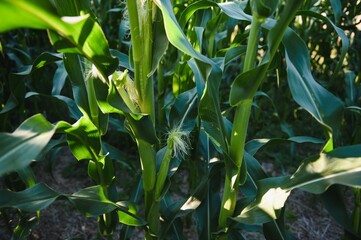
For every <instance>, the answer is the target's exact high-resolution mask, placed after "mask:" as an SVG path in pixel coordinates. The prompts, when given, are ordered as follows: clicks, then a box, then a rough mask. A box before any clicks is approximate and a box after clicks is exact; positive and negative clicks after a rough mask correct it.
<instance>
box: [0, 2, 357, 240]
mask: <svg viewBox="0 0 361 240" xmlns="http://www.w3.org/2000/svg"><path fill="white" fill-rule="evenodd" d="M100 2H102V1H100ZM107 3H109V1H104V4H100V6H103V7H104V6H106V5H107ZM97 4H99V3H97ZM317 4H319V5H322V6H323V5H325V3H316V2H314V1H295V0H285V1H280V0H273V1H263V0H250V1H242V2H236V1H230V2H223V1H219V2H215V1H207V0H200V1H181V0H176V1H171V0H127V1H126V2H125V3H122V5H121V7H122V8H119V9H113V10H112V9H110V10H109V12H112V14H119V19H121V21H122V22H121V23H120V26H122V27H124V26H128V25H129V29H125V30H124V28H121V29H122V31H124V32H127V31H129V35H130V43H129V44H128V43H126V41H125V39H124V38H123V37H124V36H125V35H127V34H123V35H124V36H123V35H122V37H121V39H118V40H119V41H118V42H119V43H118V44H119V45H120V47H119V49H110V47H109V45H108V40H109V39H107V38H106V35H105V34H104V32H103V29H102V27H101V25H102V26H103V28H104V25H105V23H104V22H102V23H101V25H100V24H99V22H98V21H102V20H104V19H102V18H104V15H106V11H105V9H100V10H99V9H98V10H99V11H98V14H99V16H96V15H95V12H97V11H96V10H95V9H92V7H94V6H95V5H96V4H94V3H93V5H92V2H91V1H85V0H84V1H68V0H67V1H57V0H52V1H37V0H28V1H25V0H17V1H10V0H2V1H1V2H0V15H1V16H3V20H2V22H1V23H0V32H2V33H4V32H8V31H11V30H15V29H18V28H33V29H43V30H46V31H47V35H48V38H49V41H50V43H51V45H52V46H53V48H54V49H55V50H56V51H57V53H49V52H44V53H42V54H41V55H40V56H39V57H38V58H36V59H35V60H34V61H33V62H32V63H30V65H29V66H28V67H27V68H26V71H23V72H19V73H17V74H14V76H17V77H16V78H15V77H14V79H17V81H16V83H17V84H19V86H21V87H20V90H21V91H19V90H18V89H19V88H16V87H13V88H12V94H13V95H12V97H11V98H9V99H8V100H7V102H6V103H5V104H4V106H3V107H2V111H1V112H0V114H1V115H2V119H1V120H3V119H6V117H8V116H9V115H10V114H11V113H13V112H14V111H15V110H16V109H17V108H20V107H21V106H22V104H21V101H27V99H29V98H31V97H46V98H47V99H51V101H54V102H55V100H56V101H57V102H61V104H63V106H64V104H65V106H66V110H67V112H68V113H69V116H68V117H65V116H63V117H60V119H57V120H56V121H54V123H50V119H48V120H47V119H46V118H45V117H44V116H42V115H40V114H34V115H33V116H30V117H28V118H27V119H26V120H25V121H23V122H22V123H21V124H20V125H19V126H18V127H17V128H16V130H14V131H13V132H12V133H6V132H3V133H1V138H0V142H1V143H2V144H1V146H2V147H1V149H0V151H1V157H0V166H1V168H0V175H5V176H8V173H11V172H16V173H17V175H18V176H19V177H20V178H21V179H22V181H23V182H24V183H25V185H26V188H25V189H14V188H13V189H3V190H1V191H0V195H1V199H0V210H1V208H7V207H11V208H17V209H19V210H20V213H21V216H20V217H21V219H22V221H19V223H18V226H17V227H16V229H15V230H14V234H13V236H14V238H18V239H23V238H26V237H27V236H28V235H29V234H30V231H31V228H32V227H33V225H34V224H35V222H32V223H33V224H30V225H29V224H28V221H27V220H28V219H32V217H33V215H35V216H36V217H38V216H39V211H41V210H42V209H44V208H46V207H47V206H49V205H50V204H51V203H52V202H54V201H55V200H57V199H59V198H61V199H66V200H68V201H70V202H71V203H72V204H74V205H75V206H76V207H77V208H78V210H79V211H80V212H82V213H84V214H86V215H88V216H97V217H98V224H99V234H100V235H101V236H104V237H107V238H108V239H111V238H112V237H113V235H114V232H115V231H116V227H117V225H118V224H119V223H121V224H122V229H121V231H120V233H119V234H120V238H121V239H129V238H130V239H131V232H132V231H131V227H141V228H142V229H143V230H144V236H145V239H173V238H174V239H184V238H185V237H184V236H183V233H182V229H183V226H182V221H181V219H184V218H186V217H187V216H189V215H193V216H194V218H195V219H196V221H195V223H196V233H194V234H196V235H197V236H198V238H199V239H244V237H243V236H242V233H243V232H244V231H248V230H250V229H252V226H255V227H256V228H257V229H259V231H261V232H262V233H263V234H264V235H265V237H266V238H267V239H288V238H291V234H290V233H289V232H288V231H287V230H286V228H285V227H284V222H283V220H284V209H285V208H284V205H285V202H286V200H287V198H288V196H289V194H290V193H291V191H292V190H293V189H295V188H299V189H302V190H304V191H308V192H311V193H314V194H324V196H327V195H328V194H330V193H331V192H332V189H333V188H330V186H331V185H334V184H341V185H345V186H348V187H352V188H354V191H355V193H356V196H357V201H356V207H355V209H354V212H353V218H352V217H350V216H348V215H347V213H345V211H344V212H343V215H342V219H343V220H344V222H343V225H344V228H345V230H346V231H347V232H348V234H349V235H350V236H359V229H360V227H359V226H360V221H359V195H360V191H359V187H360V185H361V178H360V171H361V165H360V164H361V163H360V157H361V154H360V153H361V145H359V142H357V141H356V142H354V143H353V145H347V146H342V145H340V146H337V144H336V141H335V136H336V134H337V133H338V132H339V131H340V126H341V124H342V121H343V118H344V117H343V113H344V110H345V106H344V103H343V102H342V101H341V100H340V98H339V97H337V96H335V95H334V94H332V93H331V92H330V91H328V90H327V89H326V88H325V87H324V86H322V85H321V84H319V83H318V82H317V81H316V80H315V78H314V77H313V75H312V72H311V66H310V56H309V52H308V48H307V45H306V44H305V40H304V39H303V38H302V37H305V31H306V30H307V29H308V28H307V27H308V25H307V24H308V23H309V22H310V21H321V22H322V23H323V24H324V25H326V26H327V27H328V28H329V29H332V32H333V34H334V35H335V36H336V37H337V38H338V39H339V41H338V44H339V46H337V48H339V54H338V59H337V60H338V63H337V65H336V66H335V69H333V71H334V74H335V76H336V74H338V73H339V72H340V70H341V69H342V67H343V60H344V58H345V55H346V53H347V51H348V48H349V39H348V38H347V36H346V34H345V33H344V31H343V30H342V29H341V28H339V27H338V26H337V25H336V24H335V23H333V21H332V20H331V19H330V18H328V17H327V16H325V15H324V14H321V13H320V12H317V11H314V10H312V9H313V8H315V6H316V7H317V6H318V5H317ZM329 9H331V10H333V12H334V13H335V14H334V17H335V20H336V23H338V21H339V20H340V14H342V8H341V5H340V1H331V6H329ZM97 17H98V19H97ZM303 24H304V25H305V26H306V27H304V28H303V27H302V25H303ZM120 35H121V34H120ZM301 36H302V37H301ZM111 40H113V41H114V39H111ZM1 44H2V45H1V46H6V43H5V42H1ZM128 47H129V48H128ZM1 49H3V48H0V50H1ZM4 49H6V48H4ZM124 49H125V50H127V51H125V50H124ZM2 52H5V51H4V50H2ZM280 59H282V61H280ZM54 64H55V66H56V72H55V73H54V78H53V83H52V89H51V92H46V90H44V93H42V92H36V91H27V92H26V91H25V90H24V88H25V87H24V86H25V84H24V81H25V80H24V79H25V78H27V77H30V78H31V77H34V75H35V74H36V73H37V72H36V71H37V70H38V69H42V68H44V67H46V66H47V65H52V66H53V65H54ZM285 65H286V74H287V77H286V78H287V84H288V88H289V91H290V93H291V95H292V99H293V101H295V102H296V103H297V104H298V105H299V106H300V107H301V108H302V109H303V110H304V111H306V112H308V114H309V115H310V116H311V117H312V118H313V119H314V120H315V121H316V122H317V123H318V124H319V126H320V128H322V132H323V135H321V136H318V137H317V138H316V137H311V136H303V135H299V136H290V138H286V139H285V138H269V139H252V138H250V136H249V135H247V134H249V132H250V130H252V127H253V126H252V124H249V123H252V121H251V117H252V109H253V108H254V105H255V101H254V99H255V98H256V97H257V96H266V97H268V98H270V97H269V96H268V95H267V94H266V93H264V92H261V91H260V89H261V88H262V85H263V84H265V82H266V81H267V80H268V79H270V78H271V76H272V75H273V74H274V72H276V71H278V70H279V69H281V68H282V67H284V66H285ZM280 71H281V70H280ZM346 79H351V80H346V81H347V83H348V85H349V86H353V84H354V83H355V82H356V81H355V80H354V78H352V76H351V75H350V74H347V75H346ZM279 80H285V79H279ZM67 81H69V82H70V86H71V94H69V95H67V96H64V95H62V92H63V90H64V86H65V83H66V82H67ZM155 87H157V89H156V90H155ZM35 89H36V88H35ZM16 90H18V91H16ZM352 94H353V95H352ZM354 94H355V93H354V92H352V93H351V95H349V96H350V97H354ZM352 99H354V98H352ZM349 103H350V104H348V109H352V110H353V111H356V112H359V111H360V107H359V106H357V104H358V103H357V101H351V102H349ZM59 104H60V103H59ZM278 104H279V105H282V103H276V104H273V105H275V106H276V107H278V106H277V105H278ZM350 105H351V106H350ZM276 107H275V108H276ZM119 119H122V120H123V122H121V124H124V128H125V129H126V131H127V133H128V134H129V135H130V136H131V138H132V139H133V140H134V144H135V145H136V146H137V150H138V156H139V162H140V168H141V169H140V172H141V179H140V181H139V184H138V186H140V187H136V188H135V191H136V192H137V193H138V192H139V190H140V189H141V191H140V192H142V194H143V195H142V196H143V201H139V199H138V198H131V199H124V197H123V196H121V195H120V194H119V193H118V192H117V188H116V181H115V180H116V179H115V178H116V168H115V167H114V164H115V158H116V157H115V155H114V154H112V149H114V147H112V146H111V145H109V144H108V143H107V142H106V140H105V138H106V134H107V133H108V132H109V128H110V127H113V126H114V123H115V122H116V123H118V122H119ZM2 122H4V121H2ZM59 136H65V137H66V140H64V138H63V137H59ZM64 142H66V144H67V146H68V147H69V149H70V150H71V152H72V153H73V155H74V156H75V158H76V159H77V160H79V161H87V164H88V175H89V177H90V178H91V179H92V180H93V182H94V186H92V187H89V188H85V189H82V190H80V191H79V192H76V193H73V194H64V193H59V192H57V191H54V190H52V189H51V188H49V187H48V186H47V185H46V184H44V183H37V182H36V178H35V177H34V175H36V172H35V173H33V171H32V168H31V165H30V164H31V162H32V161H33V160H34V159H37V158H38V156H39V155H40V154H41V153H44V152H46V151H49V149H51V148H55V147H57V146H59V145H61V144H64ZM284 143H292V144H302V143H311V144H314V145H315V146H318V148H319V152H316V153H313V155H309V156H308V157H307V158H306V159H304V160H303V161H302V163H301V164H300V165H299V166H298V168H297V170H296V171H295V172H294V173H293V174H291V175H283V176H279V177H269V176H268V175H267V173H266V172H265V171H264V170H263V169H262V167H261V165H260V163H259V161H258V160H257V159H256V158H255V154H256V153H257V152H259V151H261V149H266V148H267V147H268V146H271V145H280V144H284ZM24 153H26V154H24ZM182 168H186V169H187V170H188V175H189V183H188V187H189V190H188V192H187V196H186V197H182V198H181V199H180V200H176V201H175V200H174V199H173V198H172V191H171V188H172V186H174V185H175V184H174V182H173V179H174V178H175V177H176V176H177V174H178V173H179V171H178V170H179V169H182ZM221 184H223V187H221V186H220V185H221ZM328 189H329V190H328ZM136 195H137V196H138V195H139V194H136ZM139 205H140V206H141V207H139ZM340 211H342V210H340ZM29 213H30V214H29ZM31 213H32V214H33V215H31ZM34 213H38V214H34ZM335 215H337V214H335ZM339 215H340V214H339ZM350 222H352V224H351V225H350V224H349V223H350ZM350 226H352V227H350ZM253 229H254V228H253Z"/></svg>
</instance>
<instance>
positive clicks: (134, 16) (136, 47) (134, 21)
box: [127, 0, 143, 103]
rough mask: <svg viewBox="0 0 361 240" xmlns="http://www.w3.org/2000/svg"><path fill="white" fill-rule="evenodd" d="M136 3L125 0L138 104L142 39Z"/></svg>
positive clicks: (140, 100)
mask: <svg viewBox="0 0 361 240" xmlns="http://www.w3.org/2000/svg"><path fill="white" fill-rule="evenodd" d="M137 2H138V1H136V0H127V8H128V16H129V25H130V34H131V36H132V52H133V62H134V83H135V87H136V89H137V91H138V94H139V98H140V99H139V103H141V102H142V101H143V99H142V97H143V95H142V92H141V82H140V81H141V77H142V75H143V73H142V65H141V61H142V55H143V53H142V52H143V48H142V44H141V43H142V38H141V32H140V30H141V25H140V23H139V15H138V14H139V13H138V4H137Z"/></svg>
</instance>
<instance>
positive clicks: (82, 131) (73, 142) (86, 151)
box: [63, 117, 101, 161]
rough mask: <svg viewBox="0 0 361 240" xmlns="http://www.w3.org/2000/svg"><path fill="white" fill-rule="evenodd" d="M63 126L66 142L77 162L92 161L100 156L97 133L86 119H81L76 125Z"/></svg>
mask: <svg viewBox="0 0 361 240" xmlns="http://www.w3.org/2000/svg"><path fill="white" fill-rule="evenodd" d="M63 124H64V125H65V129H63V130H64V132H65V133H67V141H68V145H69V147H70V150H71V151H72V153H73V154H74V156H75V157H76V158H77V159H78V160H94V161H95V159H96V158H97V157H98V155H99V154H100V149H101V144H100V137H99V131H98V129H97V128H96V127H95V126H94V124H93V123H92V122H91V121H90V119H88V118H86V117H81V118H80V119H79V120H78V121H77V122H76V123H74V124H73V126H71V125H69V124H68V125H67V124H66V123H63Z"/></svg>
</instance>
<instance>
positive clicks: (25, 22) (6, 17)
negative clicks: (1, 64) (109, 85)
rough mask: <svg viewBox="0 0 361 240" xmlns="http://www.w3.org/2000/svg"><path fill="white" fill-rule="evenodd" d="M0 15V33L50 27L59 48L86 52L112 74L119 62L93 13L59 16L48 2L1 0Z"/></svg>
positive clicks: (106, 72)
mask: <svg viewBox="0 0 361 240" xmlns="http://www.w3.org/2000/svg"><path fill="white" fill-rule="evenodd" d="M0 15H1V16H2V18H3V21H1V23H0V32H5V31H9V30H13V29H16V28H24V27H27V28H36V29H50V30H51V31H50V36H51V40H52V43H53V44H54V46H55V47H56V48H57V49H58V50H59V51H61V52H66V53H80V54H83V55H84V56H86V57H87V58H88V59H89V60H90V61H92V62H93V63H94V64H95V65H96V66H97V68H98V69H100V70H101V71H102V72H103V73H104V74H110V73H111V72H113V71H114V70H115V68H116V66H117V65H118V61H117V59H115V58H113V57H112V56H111V55H110V53H109V49H108V44H107V41H106V39H105V36H104V33H103V31H102V30H101V28H100V26H99V24H97V23H96V22H95V21H94V20H93V19H92V18H91V16H90V14H86V15H83V16H75V17H60V16H58V15H57V13H56V10H55V8H54V7H53V6H52V5H51V4H50V2H49V1H39V0H27V1H25V0H18V1H10V0H4V1H1V2H0ZM54 33H56V34H54Z"/></svg>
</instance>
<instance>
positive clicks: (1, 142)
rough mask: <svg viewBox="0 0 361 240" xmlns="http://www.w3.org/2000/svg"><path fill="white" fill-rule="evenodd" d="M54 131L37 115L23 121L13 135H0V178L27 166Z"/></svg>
mask: <svg viewBox="0 0 361 240" xmlns="http://www.w3.org/2000/svg"><path fill="white" fill-rule="evenodd" d="M55 130H56V127H55V126H53V125H52V124H50V123H49V122H48V121H47V120H46V119H45V118H44V117H43V116H42V115H40V114H37V115H34V116H32V117H30V118H28V119H27V120H25V121H24V122H23V123H22V124H21V125H20V126H19V127H18V128H17V129H16V130H15V131H14V132H13V133H11V134H10V133H0V146H1V148H0V176H1V175H3V174H5V173H8V172H11V171H15V170H18V169H23V168H25V167H26V166H27V165H29V164H30V163H31V161H33V160H34V159H35V158H36V157H37V156H38V155H39V153H40V152H41V151H42V150H43V148H44V147H45V146H46V145H47V143H48V142H49V140H50V139H51V137H52V136H53V134H54V133H55Z"/></svg>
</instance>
